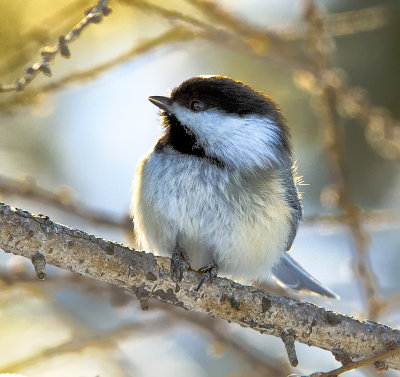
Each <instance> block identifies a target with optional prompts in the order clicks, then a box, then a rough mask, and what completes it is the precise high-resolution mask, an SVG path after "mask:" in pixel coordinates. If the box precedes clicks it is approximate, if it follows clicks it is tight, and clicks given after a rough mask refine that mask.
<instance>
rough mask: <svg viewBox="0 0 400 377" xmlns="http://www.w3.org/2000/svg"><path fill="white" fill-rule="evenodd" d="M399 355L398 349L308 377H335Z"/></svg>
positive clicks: (399, 350)
mask: <svg viewBox="0 0 400 377" xmlns="http://www.w3.org/2000/svg"><path fill="white" fill-rule="evenodd" d="M398 354H400V347H397V348H395V349H392V350H389V351H386V352H383V353H381V354H380V355H376V356H372V357H369V358H367V359H363V360H359V361H352V362H350V363H348V364H346V365H343V366H342V367H340V368H337V369H334V370H331V371H330V372H316V373H312V374H311V375H310V377H337V376H339V375H340V374H342V373H345V372H348V371H349V370H354V369H357V368H360V367H363V366H365V365H370V364H373V363H376V362H378V361H385V360H387V359H389V358H392V357H393V356H396V355H398Z"/></svg>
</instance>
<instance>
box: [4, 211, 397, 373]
mask: <svg viewBox="0 0 400 377" xmlns="http://www.w3.org/2000/svg"><path fill="white" fill-rule="evenodd" d="M0 247H1V248H2V249H3V250H4V251H5V252H8V253H13V254H16V255H21V256H24V257H26V258H29V259H32V257H33V256H34V255H35V254H36V253H37V252H40V253H41V254H42V255H43V256H44V258H45V260H46V262H47V263H48V264H52V265H55V266H58V267H60V268H63V269H66V270H70V271H73V272H76V273H79V274H83V275H87V276H90V277H92V278H94V279H97V280H101V281H103V282H107V283H111V284H114V285H116V286H118V287H120V288H123V289H126V290H128V291H129V292H131V293H134V294H136V296H137V297H140V298H141V299H142V300H143V298H154V299H157V300H160V301H163V302H167V303H170V304H172V305H175V306H178V307H182V308H185V309H187V310H193V311H199V312H204V313H208V314H209V315H211V316H214V317H219V318H223V319H225V320H227V321H231V322H235V323H238V324H239V325H241V326H243V327H251V328H253V329H254V330H256V331H259V332H260V333H264V334H269V335H274V336H277V337H280V338H281V336H282V333H283V332H286V333H287V332H291V333H292V335H293V339H295V340H297V341H299V342H301V343H305V344H308V345H309V346H316V347H319V348H322V349H325V350H329V351H333V350H337V349H341V350H342V351H343V352H345V353H346V354H347V355H348V356H349V357H350V358H351V359H353V360H354V359H356V360H357V359H360V358H368V357H373V356H376V355H379V354H381V353H382V352H385V351H386V350H387V344H389V343H390V344H391V345H393V344H399V343H400V331H398V330H394V329H392V328H390V327H387V326H384V325H381V324H378V323H373V322H368V321H367V322H361V321H358V320H357V319H354V318H351V317H348V316H345V315H342V314H338V313H334V312H331V311H326V310H325V309H323V308H320V307H318V306H315V305H313V304H310V303H306V302H300V301H298V300H294V299H290V298H287V297H281V296H277V295H272V294H270V293H268V292H265V291H262V290H259V289H256V288H254V287H248V286H243V285H240V284H238V283H235V282H233V281H231V280H228V279H225V278H216V279H215V281H214V282H213V284H211V285H209V284H205V285H204V286H203V287H202V289H201V290H200V291H199V292H196V291H195V290H194V287H196V286H197V285H198V283H199V281H200V279H201V277H200V276H199V275H198V273H196V272H194V271H187V272H186V273H185V274H184V278H183V280H182V281H181V282H180V283H179V284H177V283H176V282H174V281H173V279H172V278H171V275H170V271H169V268H170V259H169V258H166V257H156V256H154V255H152V254H149V253H145V252H138V251H135V250H132V249H129V248H128V247H126V246H123V245H121V244H118V243H115V242H111V241H107V240H104V239H101V238H97V237H95V236H93V235H89V234H87V233H85V232H82V231H80V230H77V229H72V228H69V227H67V226H64V225H61V224H58V223H55V222H53V221H51V220H50V219H49V218H48V217H47V216H43V215H31V214H30V213H28V212H26V211H22V210H18V209H13V208H11V207H9V206H8V205H6V204H0ZM233 297H234V298H235V300H234V301H235V305H232V302H233V300H232V299H231V298H233ZM387 364H388V366H389V367H391V368H395V369H400V358H399V357H398V356H393V357H391V358H390V359H388V360H387Z"/></svg>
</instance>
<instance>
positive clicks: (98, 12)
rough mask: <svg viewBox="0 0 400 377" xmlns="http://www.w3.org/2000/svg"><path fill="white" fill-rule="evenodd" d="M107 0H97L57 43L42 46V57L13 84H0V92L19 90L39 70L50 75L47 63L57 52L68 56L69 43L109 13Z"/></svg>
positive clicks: (52, 59)
mask: <svg viewBox="0 0 400 377" xmlns="http://www.w3.org/2000/svg"><path fill="white" fill-rule="evenodd" d="M108 1H109V0H99V1H98V3H97V5H95V6H94V7H93V8H91V9H89V10H88V11H87V14H86V16H85V17H84V18H83V19H82V21H81V22H79V23H78V24H77V25H76V26H75V27H74V28H73V29H72V30H71V31H70V32H69V33H68V34H67V35H65V36H64V35H61V36H60V37H59V39H58V43H57V44H55V45H54V46H52V47H50V46H47V47H44V48H43V49H42V51H41V55H42V59H41V60H40V61H39V62H37V63H35V64H33V65H31V66H30V67H28V68H27V69H26V72H25V75H24V76H23V77H20V78H19V79H17V80H16V81H15V82H14V83H13V84H0V92H10V91H21V90H23V89H24V88H25V87H26V86H27V85H28V84H29V83H30V82H31V81H32V80H34V78H35V77H36V76H37V74H38V73H39V72H42V73H44V74H45V75H47V76H51V70H50V68H49V64H53V63H54V59H55V57H56V55H57V54H58V53H60V54H61V55H62V56H63V57H65V58H69V56H70V52H69V47H68V46H69V44H70V43H71V42H72V41H74V40H75V39H76V38H78V36H79V35H80V33H81V32H82V31H83V30H84V29H85V28H86V27H87V26H88V25H89V24H91V23H99V22H100V21H101V19H102V16H103V15H104V16H107V15H108V14H109V13H110V11H111V10H110V8H108V7H107V4H108Z"/></svg>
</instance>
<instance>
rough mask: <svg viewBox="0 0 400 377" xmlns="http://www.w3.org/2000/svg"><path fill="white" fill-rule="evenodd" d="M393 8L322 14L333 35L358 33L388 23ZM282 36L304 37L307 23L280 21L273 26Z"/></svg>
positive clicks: (379, 6)
mask: <svg viewBox="0 0 400 377" xmlns="http://www.w3.org/2000/svg"><path fill="white" fill-rule="evenodd" d="M391 12H392V9H391V8H390V7H388V6H386V5H376V6H372V7H368V8H363V9H357V10H351V11H345V12H341V13H332V14H324V15H322V20H323V22H324V24H325V25H326V29H327V31H328V33H329V35H331V36H332V37H340V36H345V35H351V34H357V33H360V32H366V31H372V30H376V29H379V28H382V27H384V26H386V25H388V24H389V23H390V22H391V19H392V13H391ZM269 30H271V31H273V32H274V33H276V34H277V35H279V37H280V38H282V39H284V40H287V41H293V40H297V39H302V38H304V36H305V34H306V33H307V24H306V23H305V22H302V21H296V22H293V21H291V22H287V23H285V22H280V23H279V25H277V26H271V27H270V28H269Z"/></svg>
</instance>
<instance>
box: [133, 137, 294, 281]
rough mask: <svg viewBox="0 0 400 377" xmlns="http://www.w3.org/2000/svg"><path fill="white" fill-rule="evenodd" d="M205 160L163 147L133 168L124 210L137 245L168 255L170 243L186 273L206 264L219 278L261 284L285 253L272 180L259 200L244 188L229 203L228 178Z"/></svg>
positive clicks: (284, 221) (281, 210) (278, 188)
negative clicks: (185, 257) (182, 254)
mask: <svg viewBox="0 0 400 377" xmlns="http://www.w3.org/2000/svg"><path fill="white" fill-rule="evenodd" d="M234 137H236V136H234ZM250 145H251V144H250ZM211 147H212V146H210V148H211ZM225 153H228V152H227V151H225ZM233 157H234V156H232V158H233ZM236 159H240V158H239V156H238V155H237V156H236ZM205 161H206V160H205V159H202V158H198V157H195V156H190V155H182V154H179V153H177V152H176V151H174V150H173V149H168V152H164V153H157V152H152V153H150V154H149V155H148V156H146V157H145V158H144V159H143V160H142V161H141V162H140V164H139V166H138V168H137V172H136V176H135V180H134V184H133V191H134V192H133V200H132V208H131V211H132V216H133V218H134V224H135V232H136V235H137V239H138V247H139V248H141V249H142V250H146V251H149V252H154V253H157V254H160V255H171V254H172V251H173V250H174V248H175V246H176V244H177V242H178V243H179V245H180V246H181V247H183V248H184V249H185V251H186V252H187V253H188V254H189V256H190V258H191V262H192V267H193V268H200V267H202V266H203V265H206V264H208V263H209V262H211V261H214V262H216V263H217V264H218V267H219V274H224V275H228V276H229V275H232V276H234V277H235V279H242V280H245V281H250V280H257V279H265V278H266V276H267V275H268V272H269V270H270V269H271V267H272V265H273V264H274V263H275V261H276V260H277V259H278V258H279V256H280V255H281V254H282V253H283V252H284V251H285V245H286V242H287V239H288V234H289V229H290V225H289V223H290V216H291V213H290V208H289V206H288V204H287V203H286V201H285V199H284V189H283V186H282V183H281V181H280V179H279V177H278V176H276V177H275V178H273V179H271V180H270V181H269V182H265V193H263V195H264V199H265V198H266V200H264V199H261V198H262V196H260V199H258V200H254V195H253V194H252V193H251V192H249V190H247V191H243V192H238V193H236V194H237V195H234V198H235V199H234V200H233V199H232V193H231V192H230V190H231V188H232V176H230V174H232V172H228V171H227V170H225V169H221V168H219V167H217V166H215V165H212V164H210V163H208V162H205ZM238 163H240V161H239V162H238ZM250 187H251V186H250ZM258 189H260V188H257V190H258ZM254 190H256V188H254ZM261 190H263V188H261Z"/></svg>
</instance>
